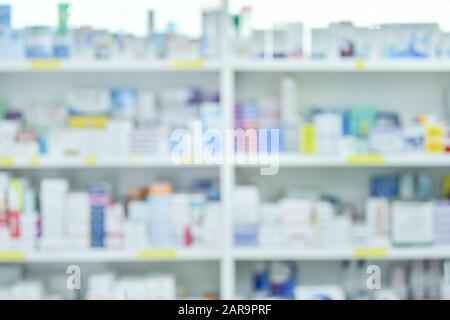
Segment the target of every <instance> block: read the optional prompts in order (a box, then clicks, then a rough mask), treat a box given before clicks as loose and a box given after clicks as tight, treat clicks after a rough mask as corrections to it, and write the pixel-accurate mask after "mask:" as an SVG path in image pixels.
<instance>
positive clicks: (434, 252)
mask: <svg viewBox="0 0 450 320" xmlns="http://www.w3.org/2000/svg"><path fill="white" fill-rule="evenodd" d="M234 258H235V259H236V260H243V261H257V260H353V259H356V260H357V259H367V260H415V259H417V260H427V259H430V260H431V259H450V246H424V247H351V248H335V249H283V248H251V247H245V248H244V247H243V248H238V249H235V250H234Z"/></svg>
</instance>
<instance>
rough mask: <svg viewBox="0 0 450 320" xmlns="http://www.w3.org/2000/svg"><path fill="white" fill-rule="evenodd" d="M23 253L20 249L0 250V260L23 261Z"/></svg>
mask: <svg viewBox="0 0 450 320" xmlns="http://www.w3.org/2000/svg"><path fill="white" fill-rule="evenodd" d="M23 261H25V254H24V253H23V252H20V251H0V262H23Z"/></svg>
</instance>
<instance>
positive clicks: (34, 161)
mask: <svg viewBox="0 0 450 320" xmlns="http://www.w3.org/2000/svg"><path fill="white" fill-rule="evenodd" d="M39 160H40V159H39V156H32V157H30V166H32V167H37V166H38V165H39Z"/></svg>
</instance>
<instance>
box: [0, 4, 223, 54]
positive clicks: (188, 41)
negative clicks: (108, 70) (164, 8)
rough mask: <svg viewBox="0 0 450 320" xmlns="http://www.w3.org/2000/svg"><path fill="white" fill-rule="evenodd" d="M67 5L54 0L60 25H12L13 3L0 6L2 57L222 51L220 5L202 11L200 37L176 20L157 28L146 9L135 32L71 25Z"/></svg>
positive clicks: (151, 12) (0, 45) (216, 52)
mask: <svg viewBox="0 0 450 320" xmlns="http://www.w3.org/2000/svg"><path fill="white" fill-rule="evenodd" d="M69 13H70V5H69V4H67V3H61V4H59V6H58V25H57V26H56V28H55V27H50V26H42V25H36V26H29V27H26V28H24V29H13V28H12V26H11V6H9V5H1V6H0V59H48V58H55V59H73V60H108V59H121V60H144V59H148V60H150V59H152V60H155V59H200V58H201V59H211V58H218V57H219V54H220V41H221V40H220V39H221V38H220V33H221V19H222V14H221V11H220V10H217V9H208V10H205V11H203V12H202V22H201V23H202V31H201V35H200V37H198V38H194V37H190V36H188V35H186V34H183V32H182V30H179V29H178V27H177V25H176V24H175V23H174V22H171V23H169V24H168V25H167V28H166V30H165V31H164V32H160V31H157V30H156V28H155V19H156V16H155V13H154V11H151V10H150V11H148V13H147V34H146V36H145V37H137V36H134V35H132V34H129V33H125V32H118V33H114V32H110V31H108V30H104V29H101V30H100V29H93V28H91V27H84V26H81V27H76V28H71V27H70V24H69V16H70V14H69Z"/></svg>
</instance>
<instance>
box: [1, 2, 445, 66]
mask: <svg viewBox="0 0 450 320" xmlns="http://www.w3.org/2000/svg"><path fill="white" fill-rule="evenodd" d="M69 9H70V5H69V4H65V3H62V4H60V5H59V6H58V25H57V26H56V27H50V26H30V27H26V28H24V29H20V30H19V29H13V28H12V26H11V6H9V5H2V6H0V59H46V58H57V59H78V60H79V59H83V60H86V59H87V60H93V59H95V60H106V59H126V60H143V59H149V60H150V59H152V60H155V59H217V58H219V57H220V55H221V54H220V53H221V39H222V37H223V36H224V34H223V30H222V29H223V28H222V19H223V12H222V11H221V10H220V9H207V10H203V11H202V13H201V17H202V18H201V26H202V27H201V35H200V36H199V37H191V36H188V35H186V34H183V32H181V31H180V30H179V29H178V28H177V25H176V23H175V22H171V23H169V24H168V25H167V27H166V30H165V31H164V32H160V31H158V30H156V28H155V23H154V22H155V18H156V17H155V13H154V11H151V10H150V11H149V12H148V14H147V35H146V36H145V37H137V36H134V35H132V34H129V33H124V32H120V33H113V32H110V31H108V30H96V29H92V28H90V27H76V28H71V27H70V24H69V16H70V14H69ZM230 20H231V21H230V29H231V37H230V41H231V42H232V51H233V52H234V53H235V55H236V56H237V57H241V58H256V59H261V58H266V59H267V58H269V59H272V58H277V59H289V58H291V59H292V58H293V59H296V58H301V57H304V56H308V57H311V58H312V59H342V58H349V57H350V58H361V59H398V58H421V59H433V58H445V59H448V58H450V32H447V31H443V30H441V29H440V27H439V25H438V24H434V23H409V24H381V25H377V26H371V27H364V26H354V25H353V24H352V23H351V22H334V23H331V24H330V25H329V26H328V27H327V28H312V29H311V30H307V28H305V27H304V25H303V23H301V22H280V23H274V24H273V27H272V28H270V29H265V30H264V29H254V28H253V25H252V8H251V7H244V8H242V10H241V11H240V12H239V13H237V14H235V15H232V16H231V19H230ZM307 32H308V33H310V35H309V38H310V39H311V43H310V46H311V52H305V51H306V50H305V48H306V47H307V45H306V39H307V38H308V37H307V35H306V33H307Z"/></svg>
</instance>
